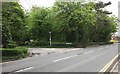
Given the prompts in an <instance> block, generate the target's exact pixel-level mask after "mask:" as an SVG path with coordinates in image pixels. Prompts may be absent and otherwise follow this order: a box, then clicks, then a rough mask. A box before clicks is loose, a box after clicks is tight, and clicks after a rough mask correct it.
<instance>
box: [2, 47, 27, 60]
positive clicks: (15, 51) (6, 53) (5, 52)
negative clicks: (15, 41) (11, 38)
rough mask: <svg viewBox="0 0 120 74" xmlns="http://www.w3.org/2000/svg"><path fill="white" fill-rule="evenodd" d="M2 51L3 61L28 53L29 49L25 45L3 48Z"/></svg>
mask: <svg viewBox="0 0 120 74" xmlns="http://www.w3.org/2000/svg"><path fill="white" fill-rule="evenodd" d="M0 52H2V61H10V60H16V59H20V58H24V57H26V56H27V55H28V50H27V48H25V47H16V48H9V49H8V48H2V49H1V50H0Z"/></svg>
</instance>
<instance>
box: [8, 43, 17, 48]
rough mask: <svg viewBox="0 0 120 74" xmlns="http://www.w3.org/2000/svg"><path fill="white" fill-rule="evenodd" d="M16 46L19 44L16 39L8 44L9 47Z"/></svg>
mask: <svg viewBox="0 0 120 74" xmlns="http://www.w3.org/2000/svg"><path fill="white" fill-rule="evenodd" d="M16 46H17V44H16V42H15V41H9V43H8V45H7V48H14V47H16Z"/></svg>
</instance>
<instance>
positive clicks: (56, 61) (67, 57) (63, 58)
mask: <svg viewBox="0 0 120 74" xmlns="http://www.w3.org/2000/svg"><path fill="white" fill-rule="evenodd" d="M76 56H78V55H73V56H69V57H65V58H62V59H58V60H54V61H53V62H58V61H61V60H65V59H69V58H72V57H76Z"/></svg>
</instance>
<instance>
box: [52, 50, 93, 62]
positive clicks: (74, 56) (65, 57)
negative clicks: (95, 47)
mask: <svg viewBox="0 0 120 74" xmlns="http://www.w3.org/2000/svg"><path fill="white" fill-rule="evenodd" d="M91 52H94V51H89V52H86V53H84V54H88V53H91ZM76 56H79V55H73V56H69V57H65V58H62V59H58V60H54V61H53V62H58V61H61V60H65V59H69V58H73V57H76Z"/></svg>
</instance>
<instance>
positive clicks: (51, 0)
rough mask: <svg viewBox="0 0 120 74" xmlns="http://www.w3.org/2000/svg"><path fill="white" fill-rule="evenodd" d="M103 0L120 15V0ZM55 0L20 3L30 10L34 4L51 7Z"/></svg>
mask: <svg viewBox="0 0 120 74" xmlns="http://www.w3.org/2000/svg"><path fill="white" fill-rule="evenodd" d="M101 1H103V2H109V1H110V2H111V3H112V4H111V5H110V6H108V7H106V9H107V10H109V11H111V12H113V15H116V16H118V2H119V1H120V0H101ZM54 2H55V0H20V4H21V5H22V6H23V7H24V8H25V9H26V10H30V8H31V7H32V5H37V6H44V7H51V6H52V5H53V4H54Z"/></svg>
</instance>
